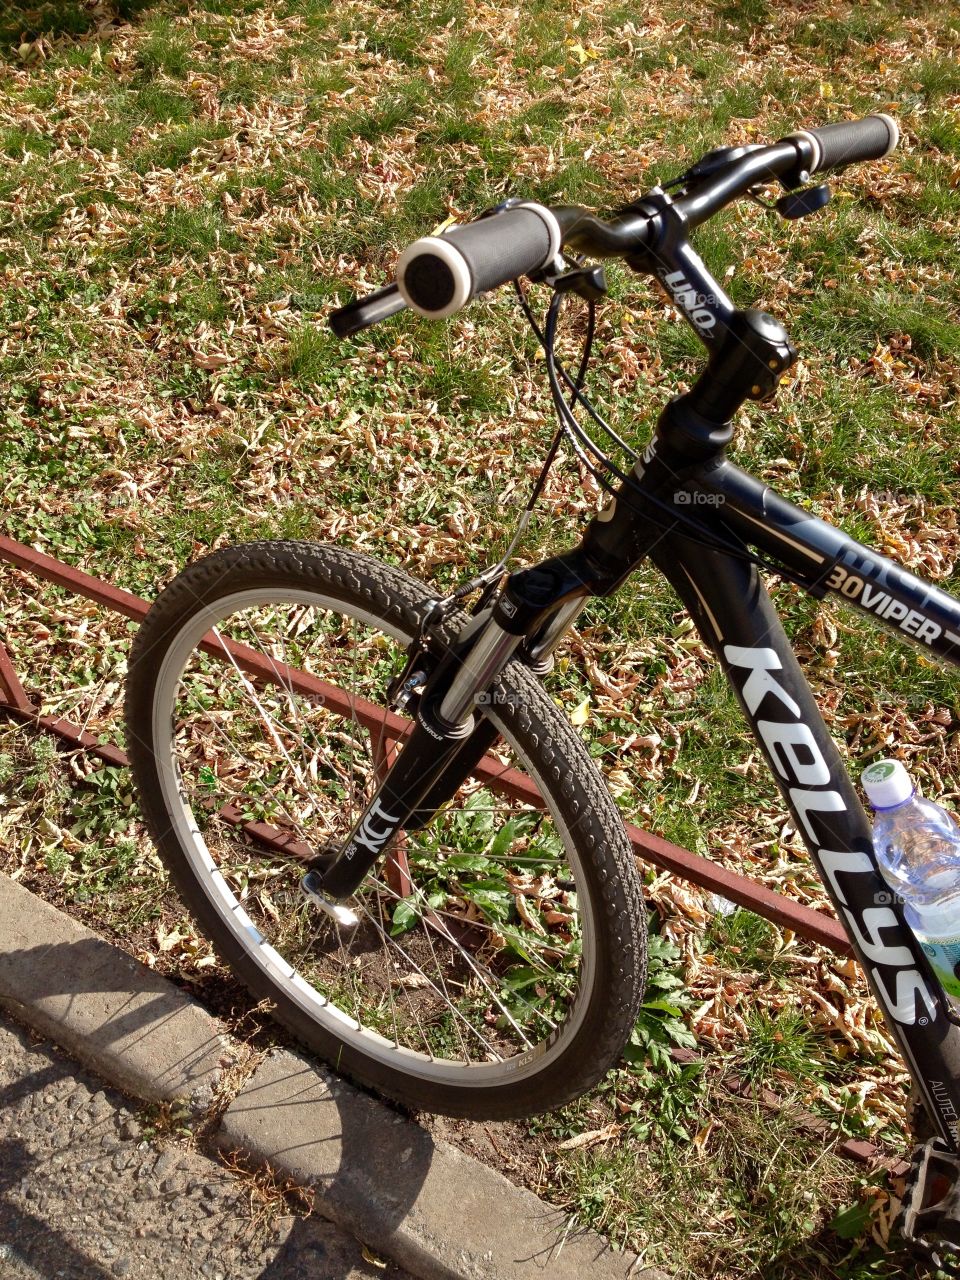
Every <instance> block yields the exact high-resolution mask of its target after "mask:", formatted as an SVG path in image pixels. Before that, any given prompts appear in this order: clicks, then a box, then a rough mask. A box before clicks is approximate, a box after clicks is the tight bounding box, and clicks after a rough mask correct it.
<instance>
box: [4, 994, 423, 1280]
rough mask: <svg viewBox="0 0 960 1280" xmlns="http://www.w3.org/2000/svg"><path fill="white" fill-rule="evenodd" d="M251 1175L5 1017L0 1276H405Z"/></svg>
mask: <svg viewBox="0 0 960 1280" xmlns="http://www.w3.org/2000/svg"><path fill="white" fill-rule="evenodd" d="M249 1185H250V1184H249V1182H248V1181H246V1180H244V1179H243V1178H238V1177H236V1176H233V1175H232V1174H231V1173H229V1172H228V1171H227V1170H226V1169H224V1168H223V1166H222V1165H221V1164H220V1163H219V1162H218V1161H216V1160H214V1159H211V1158H210V1157H209V1156H206V1155H204V1154H203V1153H202V1152H200V1151H198V1150H196V1149H193V1148H191V1146H190V1145H189V1144H186V1143H184V1142H183V1141H182V1140H180V1141H177V1140H176V1139H173V1140H163V1139H159V1138H157V1137H151V1136H150V1133H149V1128H148V1127H146V1126H145V1121H144V1116H143V1114H142V1113H141V1114H138V1112H137V1110H136V1109H135V1108H133V1107H131V1105H130V1103H129V1102H128V1101H127V1099H125V1098H124V1097H123V1096H122V1095H121V1094H119V1093H117V1092H116V1091H115V1090H112V1089H109V1088H106V1089H105V1088H104V1087H103V1085H102V1083H101V1081H99V1080H98V1079H96V1078H95V1077H94V1076H92V1075H91V1074H90V1073H89V1072H86V1071H84V1070H83V1069H82V1068H78V1067H77V1066H76V1065H75V1064H74V1063H73V1062H71V1061H70V1060H69V1059H67V1058H66V1057H65V1056H64V1055H63V1054H61V1053H59V1052H57V1051H56V1050H54V1049H52V1048H51V1047H50V1046H49V1045H48V1044H46V1043H45V1042H42V1041H39V1039H38V1037H36V1036H35V1035H31V1033H29V1032H27V1031H25V1030H23V1029H22V1028H20V1027H17V1026H15V1025H14V1024H11V1023H10V1022H8V1021H7V1019H5V1018H0V1275H2V1276H3V1280H114V1277H116V1278H118V1280H122V1278H124V1277H125V1278H126V1280H303V1278H304V1277H310V1280H410V1277H409V1276H408V1275H407V1273H406V1272H403V1271H401V1270H400V1269H399V1268H397V1267H394V1266H389V1267H379V1266H376V1265H374V1263H373V1262H372V1261H371V1262H368V1261H366V1260H365V1259H364V1257H363V1255H362V1253H361V1247H360V1245H359V1244H358V1243H357V1241H356V1240H355V1239H354V1238H353V1237H352V1236H351V1235H349V1234H348V1233H347V1232H345V1231H343V1230H342V1229H341V1228H339V1227H336V1226H334V1225H333V1223H331V1222H327V1221H325V1220H324V1219H323V1218H321V1217H318V1216H317V1215H316V1214H313V1215H310V1216H309V1217H305V1216H299V1215H294V1214H291V1213H290V1212H289V1209H288V1206H287V1205H285V1204H284V1202H283V1201H282V1199H279V1198H278V1199H277V1200H276V1201H275V1202H274V1203H273V1204H272V1206H271V1205H269V1204H266V1203H263V1202H262V1201H259V1200H255V1201H254V1202H253V1206H251V1199H250V1195H249ZM251 1207H253V1210H254V1211H253V1213H251Z"/></svg>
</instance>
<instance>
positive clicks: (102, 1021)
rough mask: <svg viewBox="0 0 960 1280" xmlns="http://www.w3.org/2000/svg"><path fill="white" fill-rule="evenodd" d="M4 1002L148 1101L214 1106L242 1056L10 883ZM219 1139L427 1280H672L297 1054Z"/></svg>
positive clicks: (2, 960)
mask: <svg viewBox="0 0 960 1280" xmlns="http://www.w3.org/2000/svg"><path fill="white" fill-rule="evenodd" d="M0 1004H2V1005H3V1006H5V1007H6V1008H8V1009H9V1010H11V1011H12V1012H13V1013H14V1014H15V1015H16V1017H17V1018H18V1019H19V1020H20V1021H22V1022H24V1023H26V1024H27V1025H29V1026H31V1027H34V1028H35V1029H36V1030H37V1031H39V1032H41V1033H42V1034H43V1035H45V1036H47V1037H48V1038H49V1039H51V1040H53V1041H54V1042H55V1043H57V1044H59V1045H61V1046H62V1047H63V1048H64V1049H66V1050H68V1051H69V1052H70V1053H72V1054H73V1055H74V1056H75V1057H76V1058H78V1059H79V1060H80V1061H81V1062H83V1063H84V1064H86V1065H87V1066H89V1067H91V1068H92V1069H93V1070H95V1071H96V1072H97V1074H98V1075H100V1076H101V1077H102V1078H103V1079H104V1080H105V1081H107V1082H108V1083H109V1084H112V1085H115V1086H116V1087H117V1088H120V1089H123V1090H124V1091H125V1092H127V1093H128V1094H131V1095H133V1096H134V1097H137V1098H141V1099H144V1100H145V1101H148V1102H158V1101H173V1100H175V1099H186V1100H189V1101H190V1103H191V1104H193V1105H194V1106H203V1105H204V1104H205V1103H206V1102H208V1101H209V1100H210V1098H211V1097H212V1096H213V1093H214V1091H215V1089H216V1087H217V1084H218V1082H219V1080H220V1078H221V1075H222V1073H223V1071H224V1069H225V1068H226V1067H228V1066H230V1065H231V1064H233V1063H234V1062H236V1061H237V1060H238V1059H240V1058H242V1056H243V1051H242V1048H241V1047H240V1046H238V1045H232V1044H231V1043H230V1041H229V1040H228V1039H227V1037H226V1036H225V1035H224V1034H223V1032H222V1029H221V1028H220V1026H219V1024H218V1023H217V1022H216V1021H215V1019H214V1018H212V1017H211V1016H210V1014H209V1013H207V1012H206V1010H205V1009H203V1008H202V1007H201V1006H200V1005H199V1004H197V1003H196V1001H194V1000H191V999H190V998H189V997H188V996H186V995H184V994H183V993H182V992H181V991H180V990H179V989H178V988H176V987H175V986H174V985H173V984H172V983H170V982H168V981H167V980H166V979H165V978H162V977H160V976H159V975H157V974H155V973H153V972H152V971H151V970H150V969H147V968H146V967H145V966H144V965H141V964H139V963H137V961H135V960H132V959H131V958H130V957H129V956H128V955H126V954H125V953H124V952H122V951H120V950H119V948H117V947H114V946H112V945H111V944H110V943H107V942H105V941H104V940H103V939H101V938H99V937H97V935H96V934H95V933H92V932H91V931H90V930H89V929H86V928H84V926H83V925H80V924H78V923H77V922H76V921H74V920H73V919H71V918H70V917H69V916H67V915H65V914H64V913H63V912H61V911H58V910H57V909H56V908H54V907H51V906H49V905H48V904H47V903H46V902H44V901H42V899H40V898H38V897H36V896H35V895H34V894H32V893H30V892H29V891H28V890H27V889H24V888H23V887H22V886H21V885H18V884H16V883H15V882H14V881H12V880H10V879H9V877H7V876H4V875H2V874H0ZM217 1141H218V1143H219V1145H220V1146H221V1148H223V1149H226V1150H230V1151H242V1152H244V1153H245V1154H246V1156H247V1157H248V1158H249V1159H251V1160H253V1161H254V1162H256V1163H268V1164H270V1165H271V1166H272V1167H273V1168H274V1169H277V1170H279V1171H282V1172H284V1173H286V1174H288V1175H289V1176H290V1177H292V1178H293V1179H294V1180H295V1181H296V1182H298V1183H299V1184H300V1185H303V1186H309V1187H312V1188H314V1192H315V1197H316V1207H317V1209H318V1210H319V1212H320V1213H321V1214H323V1215H324V1216H326V1217H328V1218H331V1219H332V1220H333V1221H335V1222H337V1223H339V1224H340V1225H341V1226H343V1227H346V1228H347V1229H349V1230H351V1231H353V1232H354V1233H355V1234H356V1235H357V1236H358V1237H359V1238H360V1239H362V1240H363V1241H364V1242H365V1243H367V1244H370V1245H372V1246H373V1247H374V1248H375V1249H377V1250H378V1251H379V1252H381V1253H382V1254H384V1255H386V1256H388V1257H390V1258H392V1259H394V1260H395V1261H396V1262H398V1263H399V1264H400V1265H401V1266H403V1267H406V1268H407V1269H408V1270H411V1271H413V1272H414V1273H415V1274H417V1275H418V1276H421V1277H423V1280H435V1278H436V1280H501V1278H502V1280H507V1278H508V1277H509V1280H534V1278H536V1280H543V1277H549V1280H580V1278H581V1277H582V1276H584V1275H585V1274H589V1275H590V1277H591V1280H625V1278H626V1277H633V1280H668V1278H667V1277H666V1276H665V1274H664V1273H663V1272H662V1271H656V1270H653V1269H651V1268H644V1267H641V1266H640V1261H639V1259H638V1258H637V1257H636V1255H634V1254H623V1253H615V1252H614V1251H613V1250H612V1249H611V1248H610V1246H609V1245H608V1244H607V1242H606V1241H605V1240H604V1239H603V1238H602V1237H601V1236H599V1235H597V1234H596V1233H595V1232H592V1231H586V1230H579V1231H574V1232H571V1231H569V1230H568V1229H567V1223H566V1220H565V1217H564V1215H563V1214H562V1213H561V1212H560V1211H558V1210H556V1209H553V1208H551V1207H550V1206H549V1205H547V1204H544V1203H543V1201H541V1200H539V1199H538V1198H537V1197H536V1196H535V1195H533V1194H532V1193H531V1192H529V1191H525V1190H522V1189H521V1188H519V1187H515V1186H514V1185H513V1184H512V1183H511V1182H508V1181H507V1179H506V1178H504V1177H502V1176H501V1175H500V1174H499V1173H496V1172H494V1170H492V1169H489V1168H487V1166H486V1165H483V1164H481V1163H480V1162H479V1161H477V1160H474V1159H473V1158H472V1157H470V1156H468V1155H465V1154H464V1153H463V1152H461V1151H459V1150H457V1149H456V1148H455V1147H452V1146H450V1145H449V1144H448V1143H445V1142H441V1141H437V1140H435V1139H433V1138H432V1137H431V1135H430V1134H429V1133H427V1132H426V1130H424V1129H422V1128H421V1127H420V1126H419V1125H417V1124H414V1123H413V1122H412V1121H410V1120H406V1119H404V1118H403V1117H402V1116H399V1115H397V1114H396V1113H395V1112H394V1111H392V1110H390V1108H389V1107H386V1106H385V1105H384V1104H382V1103H380V1102H378V1101H376V1099H374V1098H371V1097H368V1096H367V1095H366V1094H364V1093H362V1092H360V1091H359V1090H358V1089H355V1088H353V1087H352V1086H351V1085H348V1084H346V1083H345V1082H344V1081H342V1080H338V1079H336V1078H335V1077H334V1076H331V1075H329V1074H328V1073H326V1072H324V1071H323V1070H321V1069H319V1068H318V1067H316V1066H314V1065H312V1064H311V1063H309V1062H307V1061H306V1060H305V1059H303V1058H300V1057H298V1056H296V1055H295V1054H292V1053H286V1052H278V1053H274V1054H271V1055H270V1056H269V1057H268V1058H266V1059H265V1060H264V1062H262V1063H261V1065H260V1066H259V1067H258V1068H257V1070H256V1071H255V1072H254V1074H253V1075H252V1076H251V1077H250V1079H249V1080H248V1081H247V1083H246V1084H245V1085H244V1087H243V1088H242V1089H241V1091H240V1093H239V1094H238V1095H237V1097H236V1098H235V1099H234V1101H233V1102H232V1103H231V1105H230V1106H229V1108H228V1109H227V1111H226V1113H225V1115H224V1117H223V1120H222V1124H221V1128H220V1131H219V1133H218V1135H217Z"/></svg>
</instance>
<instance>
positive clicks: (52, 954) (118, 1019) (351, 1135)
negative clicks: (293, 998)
mask: <svg viewBox="0 0 960 1280" xmlns="http://www.w3.org/2000/svg"><path fill="white" fill-rule="evenodd" d="M14 955H15V957H16V972H17V973H18V974H20V975H22V982H23V989H21V990H18V991H17V992H16V995H15V996H14V997H13V998H11V994H10V993H11V988H12V984H11V982H10V980H9V976H8V978H7V980H6V981H5V982H4V983H3V984H2V986H3V990H4V995H3V998H2V1003H4V1004H9V1005H10V1007H11V1009H12V1010H13V1011H14V1013H16V1004H17V1000H18V999H19V1000H21V1001H23V1002H25V1003H26V1002H29V1003H30V1004H31V1006H32V1007H33V1008H34V1009H36V1008H37V1007H38V1006H39V1007H40V1008H41V1009H43V1008H46V1009H47V1010H48V1011H49V1012H48V1014H47V1023H48V1025H47V1027H46V1032H47V1034H48V1035H50V1037H51V1038H56V1034H57V1033H56V1029H55V1023H56V1017H55V1016H54V1013H53V1011H54V1010H69V1009H71V1008H72V1007H73V1006H74V1003H75V1001H76V1000H77V999H78V998H79V997H80V996H81V995H83V996H89V995H91V994H96V995H99V996H102V997H103V1002H102V1005H100V1021H99V1023H96V1022H95V1021H94V1022H88V1023H87V1026H88V1027H89V1036H85V1039H86V1040H87V1041H88V1043H87V1045H86V1049H87V1052H86V1053H84V1052H83V1051H82V1050H81V1049H78V1047H77V1045H76V1043H74V1044H73V1045H67V1046H65V1048H66V1052H68V1053H72V1054H73V1055H74V1056H80V1057H82V1058H84V1059H85V1060H86V1062H87V1063H88V1064H89V1065H90V1066H91V1068H92V1069H93V1070H94V1071H95V1072H96V1070H97V1064H96V1053H95V1052H94V1048H96V1049H99V1050H101V1051H102V1050H110V1051H111V1053H112V1054H117V1053H118V1052H122V1051H123V1050H124V1049H128V1048H129V1047H130V1046H131V1045H133V1044H139V1043H140V1042H141V1041H143V1040H145V1039H146V1038H147V1037H148V1036H149V1035H151V1034H153V1033H156V1032H157V1031H160V1030H163V1031H164V1034H165V1037H166V1038H167V1039H168V1040H169V1032H170V1030H171V1027H173V1028H174V1029H175V1020H176V1017H177V1013H178V1011H177V1009H173V1010H172V1009H171V1000H170V994H169V986H168V984H167V982H166V980H165V979H160V978H159V977H158V976H157V975H156V974H154V973H152V972H151V971H150V970H149V969H146V968H145V967H144V966H142V965H140V964H138V963H136V962H133V961H131V960H130V957H128V956H126V955H124V954H123V953H120V952H118V951H117V950H116V948H114V947H112V946H111V945H110V944H109V943H106V942H104V941H102V940H101V939H98V938H85V939H81V940H78V941H76V942H58V943H52V944H49V945H47V946H37V947H27V948H21V949H20V950H19V951H17V952H15V953H14ZM2 961H3V957H2V956H0V967H2ZM161 983H162V984H163V987H164V988H165V990H163V991H161V990H159V989H158V987H159V985H160V984H161ZM117 995H120V996H122V997H124V998H123V1000H122V1002H121V1003H120V1004H119V1005H118V1004H117V1002H116V1000H115V999H111V997H116V996H117ZM187 1001H188V998H187V997H186V996H184V1003H185V1004H186V1003H187ZM85 1003H88V1002H85ZM211 1049H213V1050H215V1051H216V1053H217V1054H218V1056H219V1055H221V1054H222V1044H221V1042H220V1040H219V1037H213V1038H211V1040H210V1041H209V1042H208V1043H207V1044H204V1045H202V1046H200V1047H199V1048H197V1047H193V1048H191V1049H189V1050H188V1051H187V1052H185V1053H184V1054H182V1055H180V1057H179V1058H178V1059H177V1061H176V1064H175V1067H173V1068H170V1069H169V1071H168V1075H170V1076H174V1077H175V1076H176V1075H177V1073H178V1072H182V1075H183V1078H184V1079H189V1078H190V1072H191V1068H192V1067H194V1066H195V1065H196V1063H197V1059H198V1057H200V1056H202V1055H204V1054H206V1053H207V1052H209V1050H211ZM52 1069H54V1070H59V1069H55V1068H52ZM302 1073H303V1078H302V1081H299V1079H298V1085H299V1083H303V1085H304V1088H307V1087H308V1086H312V1087H313V1089H314V1090H315V1091H316V1090H318V1091H319V1100H318V1096H317V1094H316V1093H315V1092H312V1093H310V1096H309V1099H307V1098H305V1096H304V1093H303V1090H301V1089H300V1088H299V1087H298V1088H297V1090H296V1091H295V1095H294V1097H293V1098H291V1099H289V1103H290V1105H292V1106H293V1108H294V1110H293V1112H290V1111H288V1110H286V1107H283V1108H281V1109H280V1110H278V1109H277V1107H276V1106H275V1105H274V1103H273V1102H270V1103H268V1104H267V1111H268V1112H269V1114H268V1115H267V1116H265V1117H264V1119H265V1120H266V1122H267V1123H268V1124H269V1125H270V1126H271V1127H273V1126H275V1125H277V1124H278V1122H279V1128H280V1133H281V1135H282V1136H281V1139H280V1141H279V1142H278V1143H277V1147H276V1153H275V1157H276V1159H277V1163H278V1164H282V1165H283V1166H284V1167H289V1166H290V1165H291V1164H292V1165H293V1167H294V1169H296V1168H297V1167H298V1166H299V1167H302V1168H303V1169H304V1170H310V1171H312V1172H311V1173H310V1174H309V1175H307V1176H304V1177H303V1179H302V1181H303V1182H305V1183H309V1182H310V1181H311V1180H312V1179H313V1178H314V1173H315V1171H316V1170H318V1169H319V1170H320V1171H321V1173H320V1178H319V1182H318V1183H317V1184H316V1194H317V1203H318V1206H319V1210H315V1211H314V1214H312V1215H310V1217H308V1218H305V1219H298V1220H297V1221H296V1222H295V1223H294V1224H293V1226H292V1227H291V1229H290V1231H289V1233H288V1236H287V1238H286V1240H285V1241H284V1243H283V1244H282V1245H281V1248H280V1251H279V1253H278V1254H277V1256H276V1257H275V1258H274V1260H273V1261H272V1262H271V1263H270V1264H269V1265H268V1266H267V1267H266V1268H265V1269H264V1271H263V1272H262V1273H261V1274H262V1276H263V1278H264V1280H294V1278H295V1277H296V1280H299V1277H300V1276H302V1275H304V1274H310V1275H311V1276H315V1277H316V1278H317V1280H321V1278H322V1280H338V1277H340V1276H344V1277H345V1276H347V1275H349V1274H350V1272H351V1270H354V1269H355V1268H356V1267H357V1265H358V1259H357V1257H356V1253H355V1251H354V1252H353V1256H352V1257H348V1256H347V1253H346V1252H345V1251H344V1250H343V1249H342V1248H341V1249H340V1250H339V1252H338V1250H337V1249H336V1248H335V1240H334V1238H333V1237H332V1236H331V1235H330V1233H329V1230H325V1229H324V1225H323V1224H324V1223H325V1222H326V1221H327V1220H331V1221H333V1222H336V1223H337V1224H338V1226H339V1227H340V1228H342V1229H344V1230H346V1231H349V1232H351V1233H352V1234H353V1235H354V1236H356V1238H357V1240H362V1241H364V1243H367V1244H370V1245H372V1246H373V1247H374V1248H375V1249H376V1248H377V1247H378V1246H382V1245H383V1244H384V1243H385V1242H389V1240H390V1238H391V1237H392V1236H393V1235H394V1233H395V1232H396V1231H397V1230H398V1228H399V1227H400V1226H401V1224H402V1223H403V1222H404V1221H405V1219H406V1218H407V1216H408V1215H409V1214H410V1212H411V1210H412V1209H413V1207H414V1205H415V1204H416V1201H417V1197H418V1194H419V1192H420V1190H421V1188H422V1186H423V1183H424V1182H425V1180H426V1177H427V1174H428V1172H429V1170H430V1168H431V1165H432V1162H433V1152H434V1143H433V1139H432V1138H431V1137H430V1135H429V1134H427V1133H426V1131H425V1130H421V1129H420V1128H419V1126H414V1125H412V1123H411V1122H409V1121H402V1120H401V1118H400V1117H399V1116H398V1117H397V1120H398V1121H399V1122H400V1123H399V1124H398V1125H393V1124H391V1123H390V1122H389V1119H388V1117H387V1116H386V1115H384V1114H383V1107H382V1104H380V1103H376V1102H374V1101H373V1100H372V1099H370V1098H367V1097H365V1095H362V1094H360V1093H359V1091H357V1090H354V1089H353V1088H352V1086H350V1085H347V1084H346V1083H343V1082H339V1081H336V1082H335V1083H334V1084H333V1087H332V1089H331V1088H328V1087H327V1085H326V1084H325V1083H324V1077H322V1076H321V1075H320V1074H319V1072H318V1071H317V1069H315V1068H314V1066H313V1064H312V1063H303V1064H302ZM62 1075H63V1072H62V1070H61V1071H60V1076H58V1077H56V1078H62ZM53 1078H54V1077H50V1079H53ZM43 1083H44V1081H43V1080H40V1079H38V1080H37V1081H35V1082H34V1083H33V1084H31V1083H30V1082H29V1080H24V1081H21V1082H18V1084H17V1085H16V1086H12V1087H11V1088H13V1089H15V1090H16V1091H18V1092H16V1094H14V1093H13V1092H11V1093H10V1096H9V1099H8V1097H7V1093H6V1091H2V1090H0V1107H3V1106H4V1105H12V1102H13V1099H14V1096H22V1094H23V1091H28V1092H29V1091H30V1090H31V1089H35V1088H41V1087H43ZM357 1099H359V1100H360V1104H361V1105H359V1106H358V1105H357ZM259 1103H260V1099H258V1098H257V1097H254V1099H253V1102H252V1105H251V1107H250V1111H251V1113H253V1114H255V1113H256V1112H257V1110H258V1109H259ZM364 1104H369V1105H364ZM310 1105H322V1106H324V1108H325V1116H324V1122H323V1126H322V1131H323V1136H322V1138H321V1139H320V1140H313V1141H310V1140H308V1141H302V1140H301V1139H302V1135H303V1133H304V1131H305V1128H304V1126H303V1125H302V1124H301V1123H300V1122H299V1121H298V1119H297V1118H296V1112H297V1109H302V1108H303V1107H304V1106H310ZM302 1114H303V1113H302V1110H301V1115H302ZM282 1115H285V1116H291V1115H292V1116H293V1120H292V1125H291V1123H290V1121H286V1122H284V1121H282V1120H281V1116H282ZM385 1120H386V1123H384V1121H385ZM401 1127H402V1128H403V1130H404V1132H405V1133H407V1134H408V1135H409V1134H410V1133H414V1134H415V1141H414V1142H413V1143H412V1144H411V1143H410V1142H409V1137H408V1140H407V1142H406V1143H405V1144H404V1149H403V1151H402V1152H401V1151H399V1150H397V1151H394V1150H393V1147H394V1146H395V1145H396V1136H395V1135H398V1133H399V1130H400V1128H401ZM283 1135H285V1136H283ZM290 1135H292V1136H290ZM220 1145H221V1146H223V1147H225V1148H226V1149H229V1147H228V1146H227V1144H222V1143H221V1144H220ZM374 1150H378V1151H380V1153H381V1154H380V1155H379V1156H378V1158H377V1164H378V1166H379V1167H381V1168H382V1171H383V1172H382V1177H383V1181H384V1185H385V1186H388V1187H389V1195H388V1196H384V1195H378V1197H377V1198H378V1202H379V1203H380V1206H381V1212H380V1215H379V1218H378V1223H377V1232H376V1236H377V1238H376V1239H373V1238H371V1234H370V1231H369V1230H368V1229H367V1228H368V1226H369V1224H368V1223H367V1221H366V1219H365V1217H364V1213H363V1211H362V1209H361V1210H360V1211H358V1210H357V1208H356V1205H357V1197H358V1190H359V1189H361V1188H362V1187H364V1186H366V1181H367V1179H368V1177H369V1172H370V1167H371V1155H372V1152H373V1151H374ZM394 1158H395V1159H396V1160H397V1161H398V1162H399V1163H392V1161H393V1160H394ZM22 1159H23V1152H21V1151H17V1150H14V1149H12V1148H11V1149H10V1150H9V1151H8V1150H7V1149H6V1147H5V1145H4V1144H3V1143H2V1142H0V1161H2V1162H3V1164H2V1167H3V1173H4V1178H3V1179H0V1226H2V1224H3V1212H2V1210H3V1208H4V1205H5V1203H6V1202H5V1200H4V1198H3V1191H4V1188H5V1187H7V1186H9V1185H10V1182H9V1178H12V1177H13V1175H12V1174H10V1173H9V1170H10V1169H12V1168H14V1167H16V1165H17V1162H18V1160H19V1161H20V1162H21V1163H22ZM398 1168H402V1171H403V1176H402V1178H398V1177H397V1176H396V1170H397V1169H398ZM22 1176H23V1175H22V1174H20V1175H19V1177H18V1179H17V1180H18V1181H19V1180H20V1179H22ZM14 1185H16V1183H14ZM314 1218H316V1219H318V1221H313V1219H314ZM29 1225H30V1224H28V1223H24V1226H25V1228H26V1227H28V1226H29ZM17 1238H18V1237H16V1236H14V1237H13V1239H17ZM304 1255H306V1256H308V1257H309V1258H310V1259H311V1260H312V1261H316V1262H317V1263H318V1265H317V1266H316V1267H314V1268H313V1269H312V1270H307V1271H304V1269H303V1262H302V1258H303V1256H304ZM321 1260H322V1261H323V1265H322V1266H320V1265H319V1262H320V1261H321ZM61 1266H62V1263H61ZM56 1270H57V1269H56V1268H54V1270H53V1271H51V1272H50V1274H51V1275H55V1274H56ZM0 1274H2V1267H0ZM69 1274H72V1272H71V1273H69ZM80 1274H81V1275H82V1277H83V1280H101V1277H106V1275H107V1273H106V1272H104V1271H102V1270H101V1269H95V1270H91V1271H90V1272H89V1275H88V1273H87V1272H81V1273H80ZM385 1274H386V1275H387V1276H389V1275H390V1272H389V1271H388V1272H386V1273H385Z"/></svg>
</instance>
